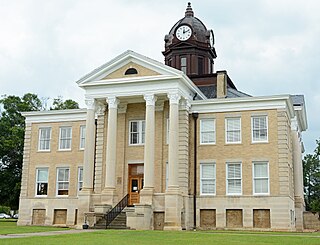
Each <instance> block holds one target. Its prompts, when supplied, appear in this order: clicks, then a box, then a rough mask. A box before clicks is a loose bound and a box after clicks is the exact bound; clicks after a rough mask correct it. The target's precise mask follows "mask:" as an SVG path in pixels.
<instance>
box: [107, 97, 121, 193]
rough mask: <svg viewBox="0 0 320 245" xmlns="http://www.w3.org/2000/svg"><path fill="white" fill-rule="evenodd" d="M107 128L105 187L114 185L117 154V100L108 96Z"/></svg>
mask: <svg viewBox="0 0 320 245" xmlns="http://www.w3.org/2000/svg"><path fill="white" fill-rule="evenodd" d="M107 102H108V129H107V150H106V181H105V187H106V188H107V189H115V187H116V156H117V118H118V104H119V100H118V99H117V98H116V97H108V98H107Z"/></svg>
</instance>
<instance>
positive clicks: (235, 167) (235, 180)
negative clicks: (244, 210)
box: [227, 162, 242, 195]
mask: <svg viewBox="0 0 320 245" xmlns="http://www.w3.org/2000/svg"><path fill="white" fill-rule="evenodd" d="M241 177H242V171H241V163H240V162H238V163H227V194H228V195H241V194H242V179H241Z"/></svg>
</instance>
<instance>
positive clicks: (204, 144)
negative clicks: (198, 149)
mask: <svg viewBox="0 0 320 245" xmlns="http://www.w3.org/2000/svg"><path fill="white" fill-rule="evenodd" d="M199 145H200V146H202V145H203V146H206V145H216V142H214V143H201V142H200V144H199Z"/></svg>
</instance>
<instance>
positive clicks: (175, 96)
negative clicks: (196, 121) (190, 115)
mask: <svg viewBox="0 0 320 245" xmlns="http://www.w3.org/2000/svg"><path fill="white" fill-rule="evenodd" d="M168 98H169V101H170V105H171V104H179V100H180V99H181V95H180V94H179V93H178V92H170V93H169V94H168Z"/></svg>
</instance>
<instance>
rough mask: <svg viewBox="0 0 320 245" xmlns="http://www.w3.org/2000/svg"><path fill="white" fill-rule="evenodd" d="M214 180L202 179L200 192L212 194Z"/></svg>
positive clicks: (213, 191)
mask: <svg viewBox="0 0 320 245" xmlns="http://www.w3.org/2000/svg"><path fill="white" fill-rule="evenodd" d="M214 182H215V181H214V180H202V194H214V193H215V183H214Z"/></svg>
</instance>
